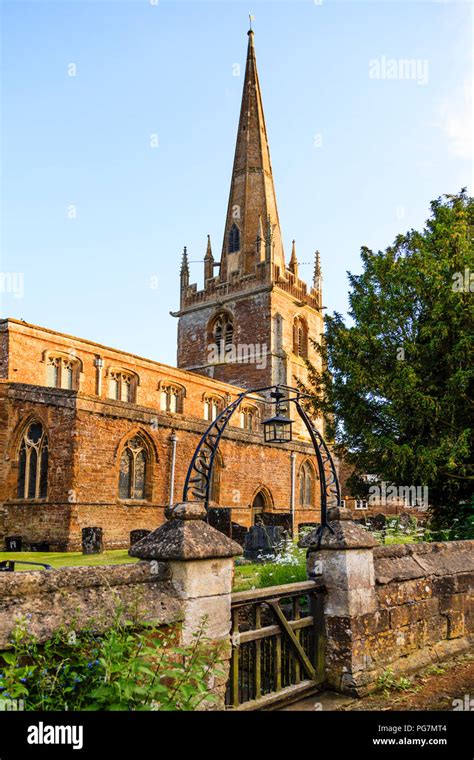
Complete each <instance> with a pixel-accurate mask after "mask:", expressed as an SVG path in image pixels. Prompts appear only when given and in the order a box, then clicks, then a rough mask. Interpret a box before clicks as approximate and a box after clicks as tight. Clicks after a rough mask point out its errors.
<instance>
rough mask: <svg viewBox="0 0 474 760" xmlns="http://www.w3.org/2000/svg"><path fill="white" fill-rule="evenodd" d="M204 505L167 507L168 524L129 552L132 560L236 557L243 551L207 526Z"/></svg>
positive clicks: (192, 504) (185, 504)
mask: <svg viewBox="0 0 474 760" xmlns="http://www.w3.org/2000/svg"><path fill="white" fill-rule="evenodd" d="M206 514H207V512H206V508H205V505H204V502H202V501H188V502H182V503H181V504H176V505H175V506H174V507H172V508H170V507H168V508H167V509H166V511H165V515H166V517H167V518H168V521H167V522H165V523H164V524H163V525H160V527H159V528H157V529H156V530H154V531H153V532H152V533H149V534H148V536H145V538H142V539H141V540H140V541H138V542H137V543H136V544H134V545H133V546H132V547H131V548H130V549H129V552H128V553H129V555H130V556H131V557H139V558H140V559H147V560H152V559H154V560H194V559H213V558H224V557H236V556H238V555H239V554H242V547H241V546H240V545H239V544H237V543H236V542H235V541H232V539H230V538H228V536H225V535H224V534H223V533H221V532H220V531H218V530H216V529H215V528H212V527H211V526H210V525H208V524H207V523H206V522H204V518H205V517H206Z"/></svg>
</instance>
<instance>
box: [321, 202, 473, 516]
mask: <svg viewBox="0 0 474 760" xmlns="http://www.w3.org/2000/svg"><path fill="white" fill-rule="evenodd" d="M473 230H474V199H473V198H470V197H468V196H467V194H466V191H465V190H463V191H462V192H461V193H459V194H458V195H452V196H443V197H442V198H439V199H438V200H436V201H433V202H432V204H431V216H430V218H429V219H428V221H427V222H426V226H425V228H424V230H423V231H422V232H417V231H415V230H411V231H410V232H408V233H407V234H405V235H399V236H398V237H397V238H396V240H395V242H394V243H393V245H392V246H390V247H389V248H387V250H386V251H379V252H377V253H374V252H373V251H371V250H369V249H368V248H366V247H364V248H362V249H361V258H362V264H363V271H362V274H360V275H354V274H350V273H349V274H348V276H349V283H350V294H349V295H350V311H349V314H350V317H351V322H350V323H349V324H346V323H345V322H344V320H343V318H342V316H341V315H340V314H338V313H335V314H333V315H332V316H328V317H326V320H325V322H326V331H325V336H324V338H323V342H322V346H320V347H319V350H320V352H321V353H322V355H323V365H324V367H325V369H324V370H323V372H322V373H318V372H317V371H316V370H315V368H314V367H310V368H309V369H310V377H311V386H312V392H313V393H314V401H313V404H314V406H315V408H316V411H317V412H322V413H323V414H324V416H325V418H326V422H327V425H328V427H329V431H330V433H331V434H332V435H333V436H334V438H335V441H336V443H339V444H340V445H341V446H343V447H344V450H345V451H346V452H347V459H348V460H349V462H351V463H352V464H353V465H354V466H355V471H356V477H357V473H374V474H377V475H378V476H379V477H380V480H385V481H387V482H392V483H394V484H397V485H421V486H428V488H429V499H430V503H431V504H432V505H433V511H434V520H435V522H437V523H438V525H439V526H441V525H443V524H444V525H446V524H448V523H449V522H450V521H452V520H453V519H454V518H458V519H459V518H460V517H461V515H462V513H463V512H464V518H468V514H469V510H471V509H472V506H471V504H470V497H471V488H472V480H473V475H472V464H471V448H472V404H473V401H472V379H473V369H472V327H473V307H474V256H473ZM469 270H470V271H469ZM464 518H463V519H464Z"/></svg>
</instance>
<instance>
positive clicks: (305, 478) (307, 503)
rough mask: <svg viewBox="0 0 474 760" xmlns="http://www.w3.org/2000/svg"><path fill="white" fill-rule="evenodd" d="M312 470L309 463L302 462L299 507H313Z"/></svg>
mask: <svg viewBox="0 0 474 760" xmlns="http://www.w3.org/2000/svg"><path fill="white" fill-rule="evenodd" d="M314 486H315V477H314V469H313V467H312V465H311V464H310V463H309V462H304V464H303V465H302V466H301V469H300V477H299V487H300V507H313V506H314Z"/></svg>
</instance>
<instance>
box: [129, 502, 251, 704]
mask: <svg viewBox="0 0 474 760" xmlns="http://www.w3.org/2000/svg"><path fill="white" fill-rule="evenodd" d="M165 514H166V516H167V518H168V521H167V522H166V523H164V525H161V526H160V527H159V528H158V529H157V530H155V531H153V533H150V534H149V535H148V536H146V537H145V538H143V539H142V540H141V541H138V543H136V544H135V545H134V546H132V547H131V549H130V550H129V554H130V555H131V556H132V557H139V558H140V559H143V560H151V561H153V560H156V561H161V562H163V561H166V562H168V565H169V568H170V570H171V582H172V583H173V585H174V587H175V589H176V594H177V596H178V597H179V598H180V599H181V600H182V605H183V609H184V619H183V623H182V642H183V644H191V643H192V642H193V634H194V633H196V631H197V630H198V628H199V626H200V624H201V622H202V619H203V618H204V617H206V618H207V626H206V630H205V636H206V638H208V639H211V640H212V642H215V643H216V644H219V645H220V647H221V648H222V655H221V657H220V658H219V662H220V665H219V669H220V670H221V671H223V672H224V675H223V676H222V677H220V678H219V679H216V681H215V682H214V683H210V684H209V687H210V689H212V691H214V693H215V694H216V695H217V701H216V702H212V703H208V704H206V703H204V704H203V709H213V710H215V709H223V708H224V698H225V688H226V683H227V677H228V671H229V660H230V654H231V641H230V629H231V594H232V582H233V574H234V560H233V558H234V557H235V556H237V555H239V554H242V548H241V547H240V546H239V544H237V543H236V542H235V541H232V540H231V539H230V538H228V537H227V536H225V535H224V534H223V533H220V532H219V531H218V530H216V529H215V528H211V526H210V525H208V524H207V523H205V522H204V518H205V517H206V510H205V507H204V502H200V501H191V502H186V503H182V504H177V505H176V506H174V507H172V508H168V509H167V510H166V513H165Z"/></svg>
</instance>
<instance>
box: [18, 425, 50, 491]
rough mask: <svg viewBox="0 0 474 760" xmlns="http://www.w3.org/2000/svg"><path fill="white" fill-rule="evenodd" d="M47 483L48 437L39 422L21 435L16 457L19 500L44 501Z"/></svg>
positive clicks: (29, 426)
mask: <svg viewBox="0 0 474 760" xmlns="http://www.w3.org/2000/svg"><path fill="white" fill-rule="evenodd" d="M47 481H48V437H47V435H46V434H45V432H44V429H43V426H42V425H41V423H40V422H32V423H31V424H30V425H28V427H27V428H26V430H25V432H24V433H23V437H22V439H21V444H20V452H19V457H18V490H17V496H18V498H19V499H45V498H46V492H47Z"/></svg>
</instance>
